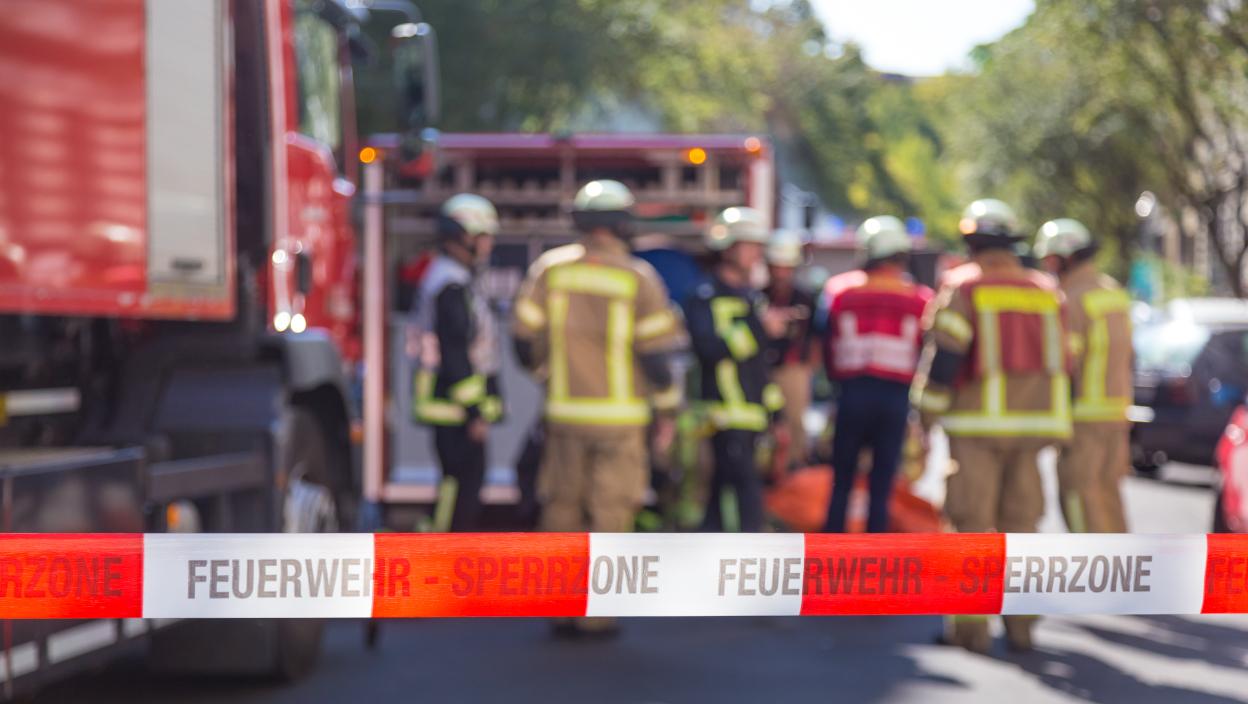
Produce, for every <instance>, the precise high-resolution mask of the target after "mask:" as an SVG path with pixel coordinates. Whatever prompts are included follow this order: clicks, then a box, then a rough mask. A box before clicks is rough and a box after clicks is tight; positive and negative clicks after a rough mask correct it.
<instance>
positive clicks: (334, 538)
mask: <svg viewBox="0 0 1248 704" xmlns="http://www.w3.org/2000/svg"><path fill="white" fill-rule="evenodd" d="M1246 567H1248V535H1208V536H1206V535H1122V534H1105V535H1086V534H1085V535H1070V534H1042V535H1037V534H944V535H939V534H931V535H831V534H811V535H802V534H774V533H769V534H763V533H753V534H750V533H746V534H689V533H683V534H663V533H652V534H636V533H633V534H620V533H541V534H395V533H387V534H377V535H371V534H336V535H313V534H251V535H228V534H199V535H186V534H160V535H140V534H92V535H76V534H47V535H25V534H23V535H12V534H10V535H4V536H0V618H6V619H32V618H139V617H143V618H365V617H449V616H745V615H774V616H797V615H811V616H813V615H836V614H954V615H956V614H1197V613H1246V612H1248V573H1246Z"/></svg>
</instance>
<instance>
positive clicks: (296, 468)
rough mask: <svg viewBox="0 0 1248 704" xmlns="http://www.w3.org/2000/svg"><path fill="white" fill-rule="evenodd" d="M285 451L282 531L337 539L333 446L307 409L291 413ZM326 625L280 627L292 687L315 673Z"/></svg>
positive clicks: (281, 664) (280, 661) (281, 666)
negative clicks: (332, 484) (331, 485)
mask: <svg viewBox="0 0 1248 704" xmlns="http://www.w3.org/2000/svg"><path fill="white" fill-rule="evenodd" d="M289 423H290V426H289V435H288V436H287V442H288V446H287V447H286V448H285V449H286V452H285V467H284V470H285V471H284V472H282V476H283V477H284V478H285V487H284V489H285V494H284V496H283V502H282V531H283V532H286V533H332V532H336V531H337V530H338V513H337V508H336V506H335V501H334V494H333V492H331V491H330V490H329V489H328V488H326V487H327V486H329V483H330V482H329V477H330V474H329V473H330V461H331V455H330V452H329V448H330V444H329V442H328V439H327V437H326V434H325V431H324V429H323V427H322V425H321V423H320V421H318V420H317V417H316V416H315V415H314V414H313V413H312V412H310V411H308V410H307V409H304V408H299V407H295V408H292V409H291V410H290V415H289ZM324 627H325V622H324V621H323V620H320V619H282V620H279V621H277V653H276V655H277V658H276V663H275V670H276V674H277V676H278V677H279V678H281V679H282V680H286V681H292V680H296V679H299V678H300V677H302V676H304V675H306V674H308V673H309V672H311V671H312V668H313V667H315V665H316V661H317V658H318V657H319V656H320V651H321V634H322V632H323V631H324Z"/></svg>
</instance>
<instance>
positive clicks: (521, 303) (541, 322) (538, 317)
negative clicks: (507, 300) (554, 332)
mask: <svg viewBox="0 0 1248 704" xmlns="http://www.w3.org/2000/svg"><path fill="white" fill-rule="evenodd" d="M516 318H517V319H518V320H519V321H520V322H521V324H523V325H524V326H525V327H527V328H529V329H530V330H541V329H542V328H544V327H546V314H545V313H543V312H542V307H541V306H539V305H537V304H536V303H534V302H533V301H530V300H529V299H527V298H521V299H520V300H518V301H516Z"/></svg>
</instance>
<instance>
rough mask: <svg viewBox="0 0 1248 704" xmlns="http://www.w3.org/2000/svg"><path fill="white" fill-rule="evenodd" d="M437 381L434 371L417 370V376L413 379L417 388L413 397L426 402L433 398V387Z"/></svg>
mask: <svg viewBox="0 0 1248 704" xmlns="http://www.w3.org/2000/svg"><path fill="white" fill-rule="evenodd" d="M435 381H436V378H435V377H434V374H433V372H432V371H430V370H428V369H420V370H417V372H416V376H415V377H414V378H413V379H412V384H413V386H414V387H415V389H414V392H413V397H414V398H416V399H420V400H424V399H431V398H433V385H434V382H435Z"/></svg>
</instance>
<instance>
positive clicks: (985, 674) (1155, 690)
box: [39, 473, 1248, 704]
mask: <svg viewBox="0 0 1248 704" xmlns="http://www.w3.org/2000/svg"><path fill="white" fill-rule="evenodd" d="M1050 474H1051V473H1050ZM1127 497H1128V507H1129V510H1130V518H1131V520H1132V523H1133V525H1134V526H1135V527H1136V528H1137V530H1139V531H1141V532H1203V531H1204V530H1205V528H1206V527H1207V526H1208V525H1209V516H1210V513H1209V512H1210V508H1211V495H1210V492H1209V490H1208V489H1207V488H1204V487H1199V486H1196V487H1193V486H1182V485H1175V484H1168V483H1160V482H1155V481H1147V480H1139V479H1132V480H1130V481H1129V483H1128V485H1127ZM1053 520H1054V519H1052V517H1050V519H1049V520H1048V524H1049V525H1050V526H1051V525H1052V522H1053ZM626 625H627V627H628V628H627V631H626V632H625V634H624V635H623V637H621V638H620V639H619V640H616V641H613V642H605V643H589V644H569V643H563V642H557V641H553V640H551V639H549V638H548V637H547V633H546V626H545V624H544V623H543V622H541V621H534V620H522V619H507V620H492V621H487V620H479V621H469V620H464V621H453V620H446V621H426V622H416V621H405V622H393V623H387V624H385V627H384V628H385V630H384V632H383V642H382V647H381V648H380V649H379V650H378V651H376V652H367V651H365V650H364V649H363V648H362V647H361V645H360V642H361V632H362V630H361V629H362V627H361V625H360V624H358V623H335V624H333V626H332V627H331V628H330V630H329V631H328V639H327V642H326V648H325V656H324V662H323V664H322V666H321V667H320V668H319V669H318V671H317V672H316V673H315V675H314V676H312V677H311V678H310V679H308V680H306V681H305V682H302V683H300V684H298V685H296V686H293V687H281V686H277V685H274V684H271V683H265V682H257V681H243V682H239V681H233V682H218V681H212V680H201V679H184V678H181V679H180V678H169V677H163V676H155V675H152V674H150V673H148V672H146V671H145V670H144V669H143V665H142V663H141V662H140V661H138V660H134V661H129V662H125V663H121V664H119V665H115V666H113V667H111V668H110V669H108V670H107V671H104V672H101V673H97V674H94V675H90V676H85V677H81V678H78V679H75V680H73V681H70V682H66V683H63V684H62V685H60V686H58V687H57V688H55V689H53V690H48V691H45V692H44V693H43V694H42V696H40V697H39V701H51V702H58V701H64V702H87V703H91V702H100V703H103V702H125V703H126V704H136V703H139V702H164V701H171V700H176V701H186V702H205V703H206V702H229V703H230V704H249V703H252V702H256V703H260V702H264V703H266V704H278V703H283V702H347V701H351V702H357V701H388V702H389V701H417V700H424V701H496V700H501V699H504V698H505V699H506V700H507V701H508V702H509V703H520V702H529V701H532V702H538V701H591V700H592V701H596V702H706V701H714V702H752V703H754V702H770V701H791V700H793V701H831V700H833V699H837V700H840V701H851V702H922V703H924V704H927V703H938V702H958V703H959V704H965V703H966V702H970V701H992V702H999V701H1002V700H1003V698H1004V696H1008V698H1009V701H1010V702H1011V704H1022V703H1025V702H1060V701H1071V700H1090V701H1096V702H1119V701H1121V702H1133V703H1138V704H1144V703H1147V702H1158V703H1163V702H1164V703H1166V704H1169V703H1171V702H1197V703H1199V704H1214V703H1220V702H1234V701H1248V617H1238V616H1235V617H1201V618H1196V617H1193V618H1187V617H1170V616H1162V617H1147V618H1145V617H1095V618H1086V617H1081V618H1050V619H1047V620H1045V621H1043V622H1042V624H1041V627H1040V629H1039V631H1038V634H1037V642H1038V644H1039V646H1040V647H1039V650H1038V651H1037V652H1036V653H1033V654H1030V655H1027V656H1011V655H1008V654H1007V653H1006V652H1005V651H1004V649H1003V648H1000V647H999V646H998V650H997V651H996V652H994V653H993V655H992V656H991V657H981V656H974V655H970V654H968V653H965V652H962V651H959V650H956V649H950V648H945V647H941V646H936V645H933V644H932V638H933V636H934V635H935V634H936V632H937V630H938V629H939V620H938V619H936V618H928V617H893V618H880V617H875V618H864V617H856V618H827V619H804V620H803V619H797V618H775V619H748V618H747V619H701V620H696V619H642V620H634V621H629V622H628V623H627V624H626Z"/></svg>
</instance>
